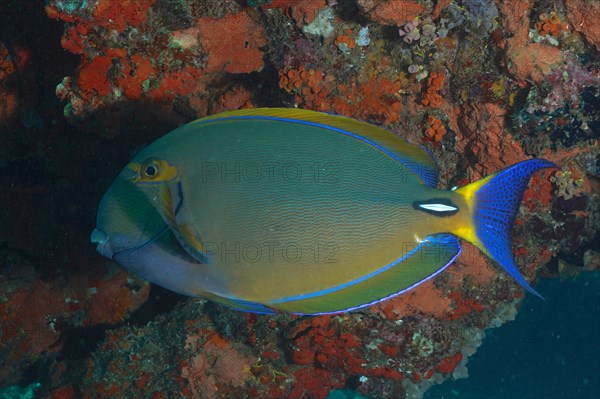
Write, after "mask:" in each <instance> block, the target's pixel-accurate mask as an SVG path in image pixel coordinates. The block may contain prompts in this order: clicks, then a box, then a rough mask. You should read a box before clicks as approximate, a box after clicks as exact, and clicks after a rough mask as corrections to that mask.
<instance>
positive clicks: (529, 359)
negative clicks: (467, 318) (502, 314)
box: [425, 272, 600, 399]
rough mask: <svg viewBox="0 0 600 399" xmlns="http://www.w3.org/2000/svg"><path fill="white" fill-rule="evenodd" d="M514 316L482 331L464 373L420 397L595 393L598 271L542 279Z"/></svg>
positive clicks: (541, 397) (599, 374)
mask: <svg viewBox="0 0 600 399" xmlns="http://www.w3.org/2000/svg"><path fill="white" fill-rule="evenodd" d="M536 290H538V292H540V293H541V294H542V295H544V297H545V298H546V301H545V302H544V301H541V300H539V299H538V298H536V297H534V296H533V295H526V297H525V300H524V302H523V306H522V308H521V309H520V310H519V313H518V315H517V319H516V320H515V321H513V322H510V323H507V324H505V325H503V326H502V327H500V328H497V329H491V330H487V331H486V334H487V337H486V339H485V340H484V341H483V345H482V346H481V347H480V348H479V350H478V351H477V353H476V354H475V355H473V356H472V357H471V358H470V359H469V363H468V365H467V368H468V369H469V375H470V377H469V378H468V379H464V380H457V381H447V382H445V383H444V384H442V385H438V386H435V387H432V388H431V389H430V390H429V391H428V392H427V393H426V394H425V399H456V398H460V399H471V398H472V399H481V398H486V399H507V398H520V399H563V398H564V399H597V398H600V272H594V273H583V274H581V275H580V276H579V277H577V278H576V279H574V280H566V281H560V280H559V279H543V280H542V281H541V283H540V284H538V285H537V286H536Z"/></svg>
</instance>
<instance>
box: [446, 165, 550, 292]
mask: <svg viewBox="0 0 600 399" xmlns="http://www.w3.org/2000/svg"><path fill="white" fill-rule="evenodd" d="M545 168H557V166H556V165H555V164H553V163H552V162H550V161H546V160H545V159H530V160H527V161H523V162H519V163H517V164H515V165H513V166H511V167H509V168H506V169H504V170H502V171H500V172H497V173H494V174H493V175H490V176H487V177H485V178H484V179H481V180H479V181H476V182H474V183H471V184H469V185H467V186H465V187H461V188H459V189H458V190H456V192H457V193H460V194H461V195H463V196H464V197H465V199H466V201H467V204H469V207H470V209H471V212H472V222H473V223H472V226H471V228H470V229H469V230H470V232H468V233H467V234H460V233H459V235H461V236H463V238H466V239H468V240H469V241H471V242H472V243H473V244H475V245H476V246H477V247H478V248H479V249H481V250H482V251H483V252H485V253H486V254H487V255H488V256H490V257H491V258H492V259H494V260H495V261H496V262H498V263H499V264H500V266H502V267H503V268H504V270H506V271H507V272H508V274H510V275H511V276H512V277H513V278H514V279H515V280H517V281H518V282H519V284H521V285H522V286H523V287H524V288H525V289H526V290H527V291H529V292H531V293H532V294H534V295H536V296H538V297H540V298H542V299H543V297H542V296H541V295H540V294H538V293H537V292H536V291H535V290H534V289H533V288H531V287H530V286H529V284H528V283H527V281H525V279H524V278H523V276H522V275H521V273H519V269H518V268H517V265H516V264H515V260H514V258H513V256H512V252H511V248H510V246H511V245H510V236H511V230H512V227H513V223H514V220H515V216H516V214H517V212H518V211H519V206H520V204H521V201H522V200H523V193H524V192H525V189H526V188H527V184H528V183H529V178H530V177H531V175H533V174H534V173H535V172H537V171H538V170H540V169H545Z"/></svg>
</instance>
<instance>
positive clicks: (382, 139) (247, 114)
mask: <svg viewBox="0 0 600 399" xmlns="http://www.w3.org/2000/svg"><path fill="white" fill-rule="evenodd" d="M226 119H265V120H282V121H288V122H294V121H295V122H297V123H306V124H310V125H313V126H319V127H323V128H326V129H330V130H334V131H337V132H340V133H344V134H348V135H351V136H353V137H356V138H358V139H360V140H363V141H365V142H366V143H369V144H371V145H373V146H375V147H376V148H378V149H379V150H381V151H383V152H385V153H386V154H388V155H389V156H391V157H392V158H394V159H396V160H397V161H398V162H401V163H402V164H403V165H404V166H406V167H407V168H408V169H409V170H410V171H411V172H412V173H414V174H415V175H416V176H418V177H419V179H421V181H422V182H423V184H425V185H427V186H429V187H434V188H435V187H436V186H437V178H438V173H437V165H436V163H435V160H434V159H433V157H432V156H431V154H430V153H429V152H427V151H425V150H424V149H422V148H421V147H419V146H416V145H414V144H411V143H409V142H407V141H406V140H404V139H403V138H402V137H400V136H397V135H395V134H393V133H392V132H390V131H388V130H385V129H383V128H381V127H378V126H375V125H372V124H370V123H366V122H361V121H357V120H355V119H351V118H346V117H344V116H339V115H331V114H326V113H323V112H316V111H309V110H303V109H297V108H292V109H288V108H252V109H242V110H238V111H229V112H223V113H220V114H216V115H211V116H207V117H205V118H201V119H198V120H196V121H195V122H192V123H207V122H210V121H217V120H226Z"/></svg>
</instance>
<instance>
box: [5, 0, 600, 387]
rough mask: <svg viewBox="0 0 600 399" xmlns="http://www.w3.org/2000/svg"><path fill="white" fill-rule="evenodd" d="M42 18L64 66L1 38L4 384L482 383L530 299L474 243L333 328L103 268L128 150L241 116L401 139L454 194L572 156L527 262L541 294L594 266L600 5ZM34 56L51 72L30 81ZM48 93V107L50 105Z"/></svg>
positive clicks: (545, 179)
mask: <svg viewBox="0 0 600 399" xmlns="http://www.w3.org/2000/svg"><path fill="white" fill-rule="evenodd" d="M24 3H25V4H26V5H24V6H23V7H29V8H27V11H28V12H27V13H22V12H16V11H15V12H14V15H15V17H14V18H17V19H15V21H21V20H20V19H18V18H31V20H29V19H25V21H27V23H28V25H31V26H33V25H35V23H34V22H32V21H43V22H41V24H42V25H43V27H44V29H46V30H47V31H48V32H50V33H49V34H48V37H49V38H50V39H47V40H50V41H51V42H52V43H54V44H53V45H54V47H50V49H51V50H52V51H50V50H48V52H49V54H50V55H48V56H46V57H45V58H44V51H45V50H44V49H46V48H47V47H48V44H47V42H45V41H44V42H36V40H40V36H43V34H40V33H39V32H37V31H36V30H35V29H32V31H31V32H28V31H23V32H21V31H20V26H19V27H15V30H19V31H20V32H21V33H20V34H23V35H31V36H25V38H26V39H29V40H30V41H31V43H30V45H31V46H32V48H33V50H34V51H33V56H32V54H31V53H28V51H27V48H28V47H27V46H18V45H17V44H16V42H9V41H6V42H5V41H4V39H2V40H3V41H2V43H0V84H2V87H3V88H6V90H4V91H0V128H1V131H0V133H1V136H2V138H3V140H2V142H1V144H0V161H1V162H0V167H2V168H3V173H2V174H1V175H0V179H1V180H2V182H3V183H4V184H3V187H6V188H7V189H6V190H3V191H2V193H0V198H1V199H2V203H3V204H6V205H5V206H4V207H3V210H2V212H0V237H2V239H1V240H0V241H1V242H0V244H1V245H2V246H1V247H0V249H1V250H2V252H1V255H2V257H1V260H2V262H3V267H2V269H1V270H0V380H1V381H2V383H3V384H5V385H7V386H13V385H15V384H17V383H19V384H20V385H21V386H26V387H34V388H35V389H34V388H29V389H30V390H33V389H34V390H36V391H37V393H36V394H37V395H38V396H40V397H47V398H56V399H57V398H72V397H84V398H105V397H106V398H109V397H110V398H121V397H122V398H129V397H147V398H153V399H159V398H168V397H183V398H198V397H202V398H227V397H236V398H281V397H289V398H326V397H328V395H332V397H333V395H334V394H336V395H337V394H341V392H343V390H345V389H352V390H354V391H357V392H359V393H360V394H362V395H365V396H366V397H371V398H379V399H386V398H419V397H422V395H423V393H424V392H425V391H426V390H427V389H428V388H429V387H430V386H432V385H433V384H439V383H442V382H443V381H445V380H447V379H450V378H455V379H456V378H463V377H466V376H467V374H468V373H467V367H468V360H469V357H470V356H472V355H473V353H475V351H476V350H477V348H478V346H479V345H481V342H482V339H483V337H484V336H485V329H486V328H493V327H498V326H499V325H501V324H502V323H504V322H506V321H509V320H512V319H514V316H515V314H516V311H517V309H518V306H519V304H520V302H521V301H522V298H523V295H524V294H523V291H522V290H521V288H520V287H519V286H518V285H517V284H516V283H515V282H514V281H512V280H511V279H510V277H508V276H507V275H506V274H505V273H504V272H501V271H498V268H497V266H496V265H494V264H493V262H492V261H490V260H489V259H487V258H486V257H485V256H484V255H483V254H481V252H480V251H479V250H478V249H476V248H475V247H473V246H472V245H470V244H467V243H465V244H464V245H463V253H462V255H461V257H460V258H459V259H458V260H457V261H456V262H455V263H454V264H452V265H451V266H450V267H449V268H448V269H447V270H446V271H444V272H443V273H441V274H440V275H438V276H436V277H435V278H434V279H431V280H429V281H427V282H425V283H424V284H422V285H420V286H419V287H417V288H416V289H414V290H412V291H410V292H408V293H406V294H404V295H401V296H399V297H395V298H393V299H390V300H388V301H385V302H383V303H380V304H377V305H374V306H372V307H370V308H368V309H363V310H361V311H357V312H352V313H349V314H341V315H336V316H320V317H297V316H290V315H285V314H277V315H274V316H262V315H253V314H245V313H240V312H236V311H232V310H229V309H225V308H222V307H219V306H217V305H215V304H213V303H210V302H205V301H202V300H198V299H188V298H181V297H178V296H175V295H174V294H172V295H170V294H169V293H167V292H165V291H164V290H161V289H159V288H156V287H153V288H152V291H150V286H149V285H148V283H146V282H144V281H142V280H141V279H139V278H137V277H136V276H133V275H128V274H127V272H125V271H124V270H122V269H120V268H117V267H116V266H115V265H113V264H111V263H109V262H108V261H107V262H105V261H103V260H102V258H100V257H99V256H96V254H95V253H94V251H93V247H92V245H91V244H89V243H88V234H89V232H90V230H91V229H92V226H93V223H94V221H93V214H94V206H95V204H96V203H97V201H98V199H99V198H100V196H101V193H102V192H103V191H104V190H105V188H106V187H107V186H108V184H109V183H110V181H111V180H112V178H113V177H114V175H115V174H116V173H117V170H118V169H119V168H120V167H121V166H122V165H123V164H124V163H125V162H126V161H127V160H128V159H130V155H131V153H132V152H134V151H136V149H138V148H140V147H141V146H143V145H144V144H146V143H148V142H150V141H152V140H153V139H154V138H156V137H158V136H160V135H161V134H164V133H165V132H166V131H168V130H170V129H172V128H174V127H176V126H178V125H179V124H181V123H184V122H187V121H189V120H192V119H194V118H196V117H201V116H204V115H207V114H210V113H216V112H220V111H225V110H233V109H239V108H246V107H252V106H287V107H302V108H307V109H312V110H318V111H324V112H330V113H336V114H341V115H346V116H350V117H354V118H357V119H360V120H364V121H368V122H372V123H376V124H379V125H382V126H384V127H385V128H387V129H389V130H391V131H394V132H398V133H399V134H400V135H401V136H403V137H404V138H406V139H407V140H409V141H411V142H413V143H416V144H419V145H422V146H424V147H425V148H427V149H428V150H429V151H431V152H432V153H433V154H434V155H435V157H436V159H437V161H438V165H439V170H440V183H439V186H440V188H448V189H449V188H451V187H453V186H462V185H464V184H466V183H468V182H470V181H474V180H476V179H479V178H482V177H484V176H486V175H488V174H490V173H494V172H496V171H498V170H499V169H501V168H503V167H506V166H509V165H511V164H513V163H516V162H519V161H522V160H524V159H528V158H530V157H534V156H535V157H544V158H547V159H549V160H552V161H553V162H555V163H557V164H558V165H559V166H560V167H561V170H560V171H546V172H543V173H539V174H536V175H535V176H534V177H533V179H532V180H531V183H530V188H529V189H528V190H527V191H526V192H525V195H524V200H523V204H522V206H521V208H520V213H519V215H518V219H517V221H516V223H515V226H514V231H513V252H514V254H515V257H516V259H517V263H518V266H519V269H520V271H521V273H522V274H523V275H524V276H525V277H526V279H527V280H528V281H534V280H535V279H536V276H537V275H539V274H540V273H541V274H544V275H547V276H558V275H561V276H563V277H564V276H565V275H576V274H578V273H581V272H583V271H585V270H597V269H598V259H599V255H598V251H597V248H598V237H599V233H598V230H599V227H600V219H599V218H600V215H599V214H598V212H597V211H596V210H597V209H598V203H599V200H600V197H599V196H600V194H599V192H600V183H599V182H600V157H599V155H598V154H599V153H600V144H599V139H600V133H599V132H600V100H599V98H600V59H599V58H598V54H597V50H598V48H600V31H599V30H598V24H596V23H595V21H594V20H593V18H594V17H593V16H594V15H596V14H597V13H598V12H599V11H600V10H598V5H597V4H596V3H594V2H589V1H585V0H564V1H558V0H557V1H546V0H545V1H541V2H534V1H533V0H510V1H509V0H497V1H492V0H480V1H471V0H462V1H459V0H454V1H451V0H444V1H437V2H430V1H413V0H358V1H356V2H342V1H333V0H330V1H325V0H299V1H292V0H269V1H248V2H243V1H238V2H236V1H216V0H210V1H207V2H187V1H166V0H143V1H138V2H134V1H121V2H119V1H116V0H99V1H95V2H86V1H62V0H50V1H48V2H46V3H47V4H46V5H45V7H44V6H42V5H40V4H37V3H36V4H33V3H34V2H31V5H29V3H30V2H24ZM534 5H535V7H534ZM594 13H596V14H594ZM16 15H19V17H17V16H16ZM34 36H35V37H34ZM60 47H62V49H64V50H65V51H62V50H61V49H60ZM34 56H37V57H39V60H40V61H38V63H39V65H40V68H42V71H43V72H44V73H45V75H43V77H42V75H41V73H40V75H37V76H35V75H34V76H30V75H29V72H27V71H28V65H30V64H34V63H33V61H32V59H34V58H35V57H34ZM54 58H56V59H54ZM30 70H31V69H30ZM15 82H17V83H18V84H14V83H15ZM27 82H29V83H27ZM36 82H39V85H40V89H41V88H44V90H45V91H47V92H52V95H51V96H41V98H40V99H39V102H40V104H39V105H35V104H34V105H31V104H33V103H35V102H34V101H33V102H32V101H29V102H28V100H26V99H27V98H28V97H27V96H29V98H31V97H36V96H37V90H33V89H31V90H30V89H27V88H30V87H32V86H35V85H36V84H37V83H36ZM54 87H56V95H57V97H58V99H60V100H61V101H62V102H58V101H57V100H56V99H55V98H54ZM36 98H37V97H36ZM25 104H28V105H27V106H25ZM31 109H35V110H36V111H37V113H36V112H34V113H31V112H29V111H30V110H31ZM32 115H33V116H32ZM36 115H37V118H36ZM4 172H5V173H4ZM127 321H129V322H127ZM31 370H36V371H37V372H38V373H39V374H41V375H43V377H44V378H42V379H40V381H41V382H40V384H41V385H40V386H38V385H33V384H37V383H38V381H37V380H35V381H34V380H31V379H27V376H28V375H29V374H30V373H31V372H32V371H31Z"/></svg>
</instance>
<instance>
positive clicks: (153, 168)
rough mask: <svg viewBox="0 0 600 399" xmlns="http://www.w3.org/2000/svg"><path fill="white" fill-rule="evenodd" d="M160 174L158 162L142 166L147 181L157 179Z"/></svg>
mask: <svg viewBox="0 0 600 399" xmlns="http://www.w3.org/2000/svg"><path fill="white" fill-rule="evenodd" d="M159 173H160V167H159V165H158V162H156V161H152V162H148V163H146V164H145V165H144V166H142V175H143V177H144V178H146V179H149V180H152V179H155V178H156V177H157V176H158V174H159Z"/></svg>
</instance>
